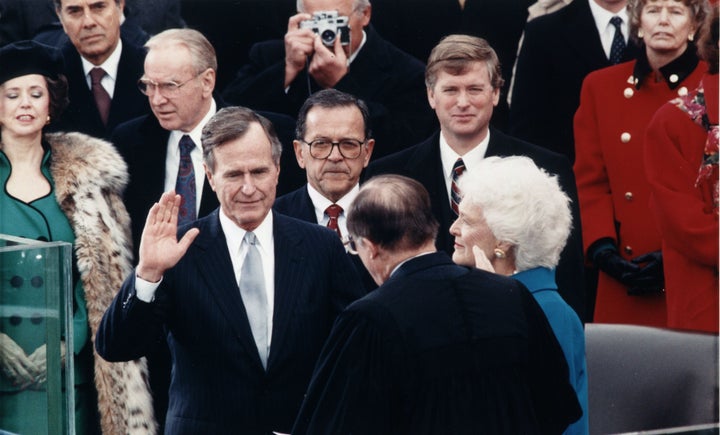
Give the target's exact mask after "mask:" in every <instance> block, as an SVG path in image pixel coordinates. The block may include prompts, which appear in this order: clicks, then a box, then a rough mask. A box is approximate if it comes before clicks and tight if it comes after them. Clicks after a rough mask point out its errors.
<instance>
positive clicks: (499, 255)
mask: <svg viewBox="0 0 720 435" xmlns="http://www.w3.org/2000/svg"><path fill="white" fill-rule="evenodd" d="M493 253H494V254H495V258H499V259H501V260H502V259H503V258H505V257H506V255H505V251H503V250H502V249H500V248H495V250H494V251H493Z"/></svg>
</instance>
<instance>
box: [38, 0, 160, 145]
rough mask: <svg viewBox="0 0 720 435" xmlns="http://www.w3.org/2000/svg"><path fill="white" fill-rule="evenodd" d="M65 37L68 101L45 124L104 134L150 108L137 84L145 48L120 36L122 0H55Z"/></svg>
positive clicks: (92, 134)
mask: <svg viewBox="0 0 720 435" xmlns="http://www.w3.org/2000/svg"><path fill="white" fill-rule="evenodd" d="M54 4H55V12H56V13H57V16H58V18H59V19H60V23H61V24H62V27H63V30H64V31H65V33H66V34H67V36H68V41H66V42H65V43H64V45H63V46H62V48H61V49H62V52H63V57H64V58H65V71H64V73H65V76H66V77H67V80H68V85H69V95H68V98H69V99H70V103H69V105H68V107H67V109H66V110H65V112H64V113H63V114H62V117H61V118H60V119H57V120H56V119H53V120H51V121H52V123H51V125H50V126H49V130H52V131H79V132H82V133H86V134H89V135H91V136H95V137H99V138H104V139H108V138H109V137H110V135H111V133H112V131H113V129H114V128H115V127H116V126H117V125H119V124H120V123H122V122H125V121H128V120H130V119H133V118H136V117H138V116H141V115H144V114H147V113H149V112H150V108H149V106H148V101H147V99H146V98H145V97H144V96H143V95H142V94H141V93H140V91H139V90H138V89H137V86H136V82H137V79H138V78H139V77H140V76H141V75H142V73H143V59H144V57H145V52H144V51H143V49H142V47H140V46H139V45H135V43H134V42H133V39H130V37H125V36H121V32H120V25H121V23H122V21H123V10H124V8H125V1H124V0H92V1H85V0H55V1H54Z"/></svg>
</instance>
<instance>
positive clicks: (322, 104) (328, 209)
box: [273, 89, 376, 290]
mask: <svg viewBox="0 0 720 435" xmlns="http://www.w3.org/2000/svg"><path fill="white" fill-rule="evenodd" d="M295 137H296V139H295V140H294V141H293V146H294V148H295V157H296V158H297V162H298V164H299V165H300V167H301V168H303V169H305V172H306V176H307V184H306V185H304V186H303V187H301V188H299V189H297V190H295V191H294V192H291V193H288V194H286V195H283V196H281V197H280V198H278V199H277V201H275V205H274V206H273V208H274V209H275V210H277V211H279V212H280V213H283V214H286V215H288V216H292V217H295V218H298V219H302V220H304V221H307V222H313V223H317V224H320V225H325V226H327V227H329V228H331V229H333V230H335V231H336V232H337V233H338V236H340V238H343V237H345V236H347V225H346V218H347V213H346V210H347V209H348V208H349V207H350V203H351V202H352V200H353V199H355V197H356V196H357V193H358V191H359V189H360V173H361V172H362V170H363V169H364V168H365V167H366V166H367V165H368V162H369V161H370V156H371V155H372V152H373V147H374V146H375V139H373V137H372V131H371V129H370V113H369V110H368V107H367V105H366V104H365V103H364V102H363V101H362V100H359V99H357V98H356V97H354V96H352V95H350V94H346V93H344V92H341V91H338V90H336V89H324V90H322V91H318V92H316V93H314V94H313V95H311V96H310V97H309V98H308V99H307V100H306V101H305V103H304V104H303V106H302V108H301V109H300V113H299V114H298V120H297V128H296V131H295ZM352 258H353V261H354V262H355V266H356V267H357V269H358V272H359V273H360V274H361V276H362V277H363V282H364V284H365V288H366V289H367V290H372V289H374V288H375V287H376V286H375V283H374V282H373V280H372V278H371V277H370V275H368V273H367V271H366V270H365V267H364V266H363V265H362V263H361V262H360V260H359V259H358V258H357V257H355V256H352Z"/></svg>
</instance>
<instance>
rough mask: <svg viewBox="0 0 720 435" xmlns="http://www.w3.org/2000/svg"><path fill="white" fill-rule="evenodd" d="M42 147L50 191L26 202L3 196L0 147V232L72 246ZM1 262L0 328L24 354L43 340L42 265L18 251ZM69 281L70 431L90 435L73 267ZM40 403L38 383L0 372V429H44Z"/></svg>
mask: <svg viewBox="0 0 720 435" xmlns="http://www.w3.org/2000/svg"><path fill="white" fill-rule="evenodd" d="M45 149H46V152H45V155H44V157H43V161H42V167H41V169H42V173H43V175H44V176H45V178H47V180H48V182H49V183H50V185H51V187H52V188H51V192H50V193H49V194H48V195H46V196H44V197H41V198H38V199H36V200H34V201H32V202H30V203H26V202H24V201H21V200H19V199H17V198H14V197H12V196H11V195H9V194H8V192H7V188H6V185H7V180H8V178H9V177H10V173H11V171H12V167H11V165H10V162H9V160H8V158H7V156H6V155H5V153H4V152H3V151H2V150H0V186H1V187H2V189H1V190H0V234H7V235H12V236H19V237H24V238H28V239H33V240H43V241H65V242H69V243H71V244H74V242H75V234H74V232H73V229H72V227H71V226H70V223H69V222H68V220H67V217H66V216H65V214H64V213H63V211H62V210H61V209H60V206H59V205H58V203H57V201H56V199H55V195H54V182H53V179H52V176H51V175H50V169H49V167H50V156H51V152H50V149H49V147H48V146H45ZM7 260H8V261H3V263H2V264H0V332H3V333H5V334H6V335H8V336H9V337H10V338H12V339H13V340H14V341H15V342H16V343H17V344H18V345H19V346H20V347H21V348H22V349H23V350H24V351H25V353H26V354H27V355H30V354H31V353H32V352H34V351H35V349H37V348H38V347H39V346H41V345H42V344H44V343H45V325H44V321H45V318H44V314H43V311H42V310H41V308H42V307H44V306H45V296H44V295H45V291H46V287H45V285H44V281H45V280H44V277H43V276H42V275H43V267H42V265H40V264H38V263H37V261H38V260H36V259H34V258H33V256H32V255H24V254H22V253H21V252H18V253H17V257H15V258H12V259H10V258H7ZM73 260H74V259H73ZM73 264H75V261H73ZM73 284H74V298H73V299H74V306H73V349H72V351H73V355H74V358H75V359H74V363H75V370H74V375H75V407H76V412H75V419H76V433H77V434H87V433H90V434H91V433H95V432H97V427H98V423H97V411H96V410H97V398H96V397H95V396H96V394H95V391H94V384H93V355H92V342H91V340H90V339H89V338H90V337H89V326H88V319H87V308H86V304H85V295H84V291H83V287H82V282H81V281H80V279H79V277H78V274H77V271H74V273H73ZM69 351H70V349H68V354H69ZM46 407H47V397H46V393H45V391H43V387H42V386H33V387H30V388H27V389H24V390H20V389H19V388H18V387H16V386H14V385H13V384H12V382H10V381H9V380H8V379H7V378H6V377H5V376H4V375H0V429H2V430H6V431H10V432H13V433H20V434H42V433H46V431H47V429H46V428H47V413H46V411H45V409H46Z"/></svg>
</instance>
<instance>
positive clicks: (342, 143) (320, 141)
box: [300, 137, 365, 160]
mask: <svg viewBox="0 0 720 435" xmlns="http://www.w3.org/2000/svg"><path fill="white" fill-rule="evenodd" d="M300 140H301V141H302V142H303V143H305V144H306V145H307V146H309V147H310V155H311V156H313V158H315V159H318V160H324V159H327V158H328V157H330V154H332V149H333V147H337V148H338V151H340V154H341V155H342V156H343V157H345V158H346V159H356V158H358V157H360V152H361V151H362V146H363V145H365V141H364V140H358V139H349V138H345V139H340V140H338V141H333V140H331V139H328V138H326V137H320V138H317V139H314V140H312V141H310V142H306V141H305V140H303V139H300Z"/></svg>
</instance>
